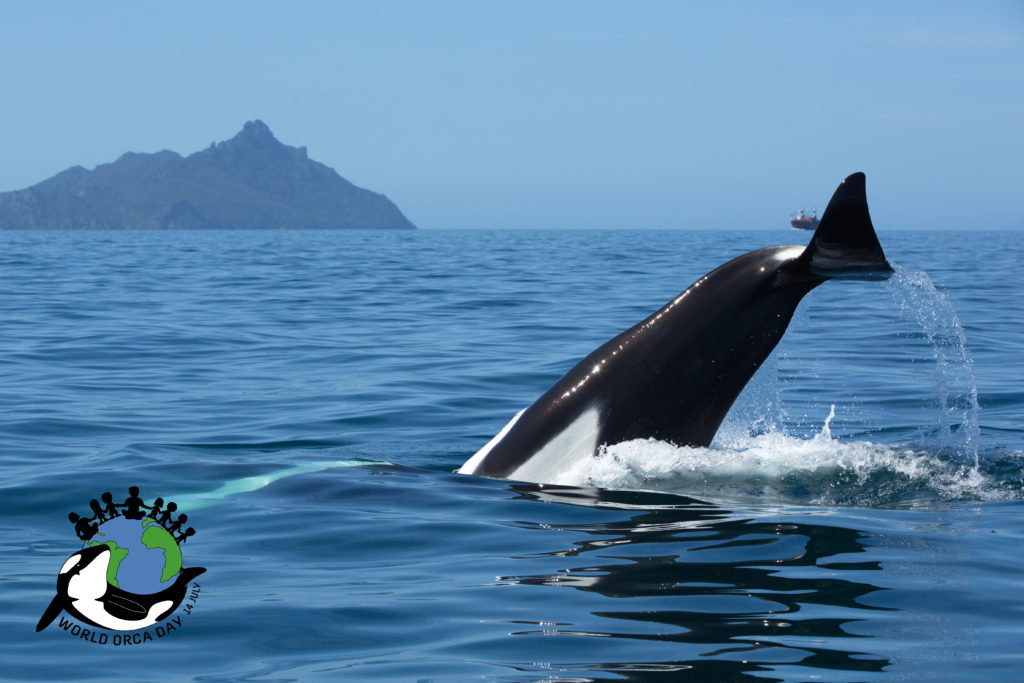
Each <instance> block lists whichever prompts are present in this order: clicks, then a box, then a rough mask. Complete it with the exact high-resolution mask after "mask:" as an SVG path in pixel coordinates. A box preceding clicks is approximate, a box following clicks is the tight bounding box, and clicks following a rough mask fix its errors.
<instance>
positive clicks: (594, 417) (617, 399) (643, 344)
mask: <svg viewBox="0 0 1024 683" xmlns="http://www.w3.org/2000/svg"><path fill="white" fill-rule="evenodd" d="M892 273H893V270H892V268H891V267H890V266H889V263H888V261H886V258H885V254H884V253H883V252H882V247H881V245H880V244H879V242H878V237H877V236H876V234H875V229H874V227H873V226H872V224H871V217H870V215H869V213H868V204H867V197H866V193H865V177H864V174H863V173H854V174H852V175H850V176H849V177H847V178H846V179H845V180H843V182H842V183H841V184H840V185H839V187H838V188H837V189H836V191H835V193H834V194H833V196H832V199H831V200H830V201H829V204H828V207H827V208H826V209H825V213H824V214H823V215H822V217H821V221H820V223H819V224H818V228H817V230H816V231H815V232H814V235H813V236H812V237H811V241H810V243H809V244H808V245H807V246H806V247H800V246H780V247H768V248H764V249H757V250H755V251H752V252H749V253H747V254H744V255H743V256H739V257H737V258H735V259H733V260H731V261H729V262H728V263H725V264H724V265H722V266H719V267H718V268H716V269H715V270H713V271H711V272H710V273H708V274H707V275H705V276H704V277H702V278H700V279H699V280H697V281H696V282H695V283H693V284H692V285H691V286H690V287H688V288H687V289H686V290H685V291H684V292H682V293H681V294H679V295H678V296H677V297H676V298H674V299H672V300H671V301H669V302H668V303H667V304H666V305H665V306H663V307H662V308H661V309H660V310H658V311H657V312H655V313H654V314H653V315H651V316H650V317H648V318H647V319H646V320H643V321H641V322H640V323H638V324H637V325H635V326H633V327H631V328H630V329H628V330H626V331H625V332H622V333H621V334H619V335H618V336H616V337H615V338H614V339H611V340H610V341H608V342H606V343H605V344H603V345H602V346H600V347H599V348H598V349H597V350H595V351H594V352H592V353H591V354H590V355H589V356H587V357H586V358H584V359H583V360H582V361H581V362H580V363H579V364H578V365H576V367H574V368H573V369H572V370H570V371H569V372H568V373H567V374H566V375H565V376H564V377H562V378H561V379H560V380H558V382H556V383H555V384H554V386H552V387H551V388H550V389H548V391H547V392H546V393H545V394H544V395H542V396H541V397H540V398H539V399H538V400H537V401H536V402H535V403H534V404H533V405H531V406H530V407H529V408H527V409H525V410H523V411H521V412H520V413H519V414H517V415H516V416H515V417H513V418H512V420H511V421H510V422H509V423H508V424H507V425H506V426H505V428H504V429H502V430H501V432H500V433H499V434H498V435H497V436H495V437H494V438H493V439H491V441H490V442H488V443H487V444H486V445H485V446H484V447H483V448H481V449H480V450H479V451H478V452H477V453H476V454H475V455H473V456H472V457H471V458H470V459H469V460H467V461H466V463H465V464H464V465H462V467H461V468H459V470H458V471H459V472H460V473H462V474H475V475H480V476H486V477H494V478H502V479H515V480H520V481H528V482H537V483H545V482H547V483H551V482H554V481H557V480H558V475H559V474H560V473H563V472H565V471H566V470H567V469H568V468H570V467H571V466H572V465H573V464H574V463H576V462H578V461H580V460H581V459H584V458H590V457H593V456H595V455H596V454H597V453H598V451H599V449H600V448H601V447H602V446H610V445H614V444H617V443H622V442H624V441H630V440H632V439H647V438H653V439H657V440H661V441H666V442H670V443H672V444H675V445H677V446H704V447H706V446H708V445H710V444H711V440H712V439H713V438H714V436H715V432H717V431H718V427H719V426H720V425H721V423H722V420H723V419H724V418H725V415H726V413H727V412H728V411H729V408H730V407H731V406H732V404H733V401H735V400H736V397H737V396H739V394H740V392H741V391H742V390H743V387H744V386H745V385H746V384H747V382H748V381H749V380H750V378H751V377H752V376H753V375H754V373H755V372H756V371H757V369H758V368H759V367H760V366H761V364H762V363H763V362H764V360H765V359H766V358H767V357H768V355H769V354H770V353H771V351H772V349H774V348H775V346H776V345H777V344H778V343H779V340H780V339H781V338H782V335H783V333H784V332H785V331H786V327H787V326H788V325H789V321H790V320H791V319H792V317H793V313H794V312H795V311H796V307H797V304H799V303H800V300H801V299H802V298H803V297H804V295H805V294H807V293H808V292H809V291H811V290H812V289H814V288H815V287H817V286H818V285H820V284H822V283H823V282H826V281H827V280H830V279H869V280H884V279H886V278H888V277H889V276H890V275H892Z"/></svg>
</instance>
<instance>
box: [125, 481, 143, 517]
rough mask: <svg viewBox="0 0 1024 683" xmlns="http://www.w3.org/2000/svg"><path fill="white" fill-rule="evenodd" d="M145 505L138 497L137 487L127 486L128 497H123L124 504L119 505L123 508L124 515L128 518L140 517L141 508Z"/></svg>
mask: <svg viewBox="0 0 1024 683" xmlns="http://www.w3.org/2000/svg"><path fill="white" fill-rule="evenodd" d="M145 505H146V503H145V502H143V500H142V499H141V498H139V487H138V486H130V487H128V497H127V498H125V501H124V504H123V505H121V507H123V508H125V511H124V516H125V517H126V518H128V519H142V517H143V514H142V508H143V507H144V506H145Z"/></svg>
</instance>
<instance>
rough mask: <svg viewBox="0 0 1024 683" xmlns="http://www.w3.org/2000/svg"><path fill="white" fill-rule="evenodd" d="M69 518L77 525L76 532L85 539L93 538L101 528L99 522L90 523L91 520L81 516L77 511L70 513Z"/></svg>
mask: <svg viewBox="0 0 1024 683" xmlns="http://www.w3.org/2000/svg"><path fill="white" fill-rule="evenodd" d="M68 520H69V521H70V522H71V523H72V524H74V525H75V533H76V534H78V537H79V538H80V539H82V540H83V541H88V540H89V539H90V538H92V537H93V536H94V535H95V534H96V530H97V529H99V528H100V525H99V524H89V520H87V519H83V518H81V517H79V516H78V513H76V512H72V513H69V514H68Z"/></svg>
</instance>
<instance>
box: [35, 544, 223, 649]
mask: <svg viewBox="0 0 1024 683" xmlns="http://www.w3.org/2000/svg"><path fill="white" fill-rule="evenodd" d="M109 564H110V548H109V546H107V545H97V546H92V547H89V548H86V549H84V550H80V551H78V552H77V553H75V554H73V555H72V556H71V557H69V558H68V559H67V561H65V562H64V566H63V567H61V570H60V574H59V575H58V577H57V595H56V596H55V597H54V598H53V600H52V601H51V602H50V605H49V607H47V608H46V611H45V612H43V616H42V617H41V618H40V619H39V623H38V624H36V631H42V630H43V629H44V628H46V627H47V626H49V625H50V622H52V621H53V620H54V619H56V618H57V615H58V614H60V613H61V611H65V612H67V613H68V614H70V615H71V616H73V617H74V618H76V619H78V620H79V621H82V622H85V623H87V624H92V625H93V626H99V627H100V628H105V629H109V630H112V631H132V630H135V629H139V628H145V627H147V626H152V625H154V624H156V623H157V622H159V621H161V620H162V619H163V618H164V617H166V616H168V615H169V614H170V613H171V612H173V611H174V610H175V609H177V608H178V605H180V604H181V602H182V600H184V599H185V593H186V592H187V590H188V586H189V584H190V583H191V582H192V579H194V578H196V577H197V576H199V575H200V574H202V573H203V572H205V571H206V569H204V568H203V567H191V568H188V569H183V570H181V573H180V574H178V577H177V578H176V579H175V580H174V584H173V585H172V586H170V587H168V588H165V589H164V590H162V591H160V592H158V593H151V594H138V593H129V592H128V591H124V590H121V589H119V588H115V587H114V586H112V585H110V584H109V583H107V569H108V567H109Z"/></svg>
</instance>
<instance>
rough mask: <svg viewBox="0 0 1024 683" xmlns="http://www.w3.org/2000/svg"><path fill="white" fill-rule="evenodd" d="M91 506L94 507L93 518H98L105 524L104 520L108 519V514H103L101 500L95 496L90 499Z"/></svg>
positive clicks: (98, 520) (97, 519)
mask: <svg viewBox="0 0 1024 683" xmlns="http://www.w3.org/2000/svg"><path fill="white" fill-rule="evenodd" d="M89 507H91V508H92V518H93V519H94V520H96V521H97V522H99V523H100V524H103V522H105V521H107V516H106V515H104V514H103V508H102V507H100V502H99V501H98V500H96V499H95V498H93V499H92V500H90V501H89Z"/></svg>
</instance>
